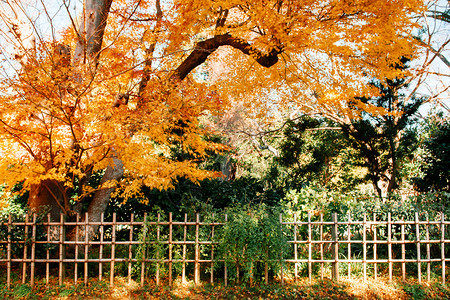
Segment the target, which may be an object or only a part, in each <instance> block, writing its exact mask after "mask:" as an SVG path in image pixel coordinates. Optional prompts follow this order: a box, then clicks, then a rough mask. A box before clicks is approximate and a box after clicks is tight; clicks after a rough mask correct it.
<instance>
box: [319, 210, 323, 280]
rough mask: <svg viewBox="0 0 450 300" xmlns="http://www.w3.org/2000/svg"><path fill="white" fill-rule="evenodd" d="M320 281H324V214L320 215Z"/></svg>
mask: <svg viewBox="0 0 450 300" xmlns="http://www.w3.org/2000/svg"><path fill="white" fill-rule="evenodd" d="M320 241H321V243H320V260H321V262H320V280H323V214H320Z"/></svg>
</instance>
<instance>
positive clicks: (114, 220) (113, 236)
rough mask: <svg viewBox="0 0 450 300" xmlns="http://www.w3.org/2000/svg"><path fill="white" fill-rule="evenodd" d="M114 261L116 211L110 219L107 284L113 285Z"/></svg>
mask: <svg viewBox="0 0 450 300" xmlns="http://www.w3.org/2000/svg"><path fill="white" fill-rule="evenodd" d="M115 261H116V213H113V220H112V236H111V265H110V272H109V273H110V276H109V285H110V286H113V285H114V264H115Z"/></svg>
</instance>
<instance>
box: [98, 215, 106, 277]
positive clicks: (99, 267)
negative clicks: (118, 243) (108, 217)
mask: <svg viewBox="0 0 450 300" xmlns="http://www.w3.org/2000/svg"><path fill="white" fill-rule="evenodd" d="M104 219H105V214H104V213H102V214H101V215H100V249H99V253H98V258H99V259H100V264H99V265H98V280H100V281H101V280H102V278H103V263H102V259H103V242H104V240H103V236H104V231H105V229H104V225H103V221H104Z"/></svg>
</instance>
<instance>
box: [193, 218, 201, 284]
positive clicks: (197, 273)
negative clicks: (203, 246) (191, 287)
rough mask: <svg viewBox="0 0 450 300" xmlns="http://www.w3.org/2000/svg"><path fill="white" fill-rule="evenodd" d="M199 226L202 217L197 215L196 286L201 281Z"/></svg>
mask: <svg viewBox="0 0 450 300" xmlns="http://www.w3.org/2000/svg"><path fill="white" fill-rule="evenodd" d="M199 224H200V215H199V214H198V213H197V214H196V221H195V265H194V284H195V285H198V283H199V279H200V264H199V260H200V247H199V244H198V242H199Z"/></svg>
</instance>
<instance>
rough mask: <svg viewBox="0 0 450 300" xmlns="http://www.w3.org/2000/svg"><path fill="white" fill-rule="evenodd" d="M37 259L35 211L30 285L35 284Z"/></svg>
mask: <svg viewBox="0 0 450 300" xmlns="http://www.w3.org/2000/svg"><path fill="white" fill-rule="evenodd" d="M35 259H36V213H33V228H32V233H31V270H30V273H31V281H30V285H31V286H34V267H35Z"/></svg>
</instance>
